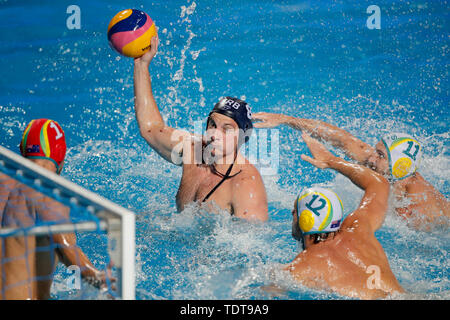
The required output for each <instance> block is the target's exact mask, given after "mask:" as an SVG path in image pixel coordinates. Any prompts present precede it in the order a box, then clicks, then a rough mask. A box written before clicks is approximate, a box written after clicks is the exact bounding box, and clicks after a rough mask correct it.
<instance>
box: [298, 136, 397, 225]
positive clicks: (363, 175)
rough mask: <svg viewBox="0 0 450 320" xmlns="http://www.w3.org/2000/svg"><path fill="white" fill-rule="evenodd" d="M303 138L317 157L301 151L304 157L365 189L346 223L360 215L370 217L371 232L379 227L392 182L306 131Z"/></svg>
mask: <svg viewBox="0 0 450 320" xmlns="http://www.w3.org/2000/svg"><path fill="white" fill-rule="evenodd" d="M302 138H303V140H304V141H305V143H306V144H307V145H308V148H309V150H310V152H311V154H312V155H313V157H314V158H311V157H309V156H306V155H302V156H301V157H302V159H303V160H305V161H307V162H309V163H311V164H313V165H314V166H316V167H318V168H321V169H325V168H330V169H334V170H336V171H338V172H340V173H342V174H343V175H344V176H346V177H347V178H349V179H350V180H351V181H352V182H353V183H354V184H355V185H357V186H358V187H359V188H361V189H363V190H364V191H365V192H364V196H363V198H362V199H361V202H360V204H359V207H358V209H356V210H355V211H354V212H353V213H352V214H351V215H350V216H349V217H347V218H346V219H345V222H344V223H345V224H347V225H348V224H350V223H351V222H353V221H355V220H356V219H360V220H364V221H368V223H369V225H370V229H371V231H372V232H375V231H376V230H377V229H379V228H380V227H381V225H382V224H383V221H384V217H385V214H386V210H387V201H388V197H389V182H388V181H387V180H386V179H385V178H384V177H383V176H382V175H381V174H379V173H377V172H375V171H373V170H371V169H369V168H367V167H365V166H362V165H359V164H354V163H349V162H347V161H345V160H343V159H341V158H339V157H336V156H334V155H333V154H331V153H330V152H329V151H328V150H327V149H326V148H325V146H323V145H322V144H321V143H320V142H318V141H317V140H315V139H313V138H311V137H310V136H309V135H307V134H305V133H303V135H302Z"/></svg>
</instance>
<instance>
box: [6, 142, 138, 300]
mask: <svg viewBox="0 0 450 320" xmlns="http://www.w3.org/2000/svg"><path fill="white" fill-rule="evenodd" d="M0 171H1V172H4V173H5V174H7V175H8V176H11V174H10V173H11V172H13V175H12V176H11V178H14V179H16V180H17V181H19V182H22V181H21V178H22V177H24V176H27V177H28V180H27V182H28V183H27V185H28V186H29V187H31V188H34V189H37V190H38V191H40V192H42V191H41V190H42V188H41V187H42V186H45V187H46V188H47V189H49V190H51V192H46V193H44V194H45V195H46V196H49V197H52V198H55V197H56V196H58V197H60V196H62V195H63V196H64V197H67V198H68V199H70V202H71V203H74V204H80V205H82V206H84V207H86V208H87V210H88V211H89V212H91V213H92V214H94V215H95V216H97V217H98V218H99V219H100V224H98V223H97V222H94V221H92V222H81V223H77V224H76V225H74V224H71V223H66V224H55V225H49V226H35V227H31V228H27V229H26V231H24V230H21V229H20V228H0V235H4V236H7V235H8V234H13V233H14V234H15V235H17V234H24V233H26V234H27V235H48V234H51V233H64V232H73V231H77V232H79V231H95V230H98V229H99V227H100V229H101V230H104V231H106V232H107V234H108V252H109V254H110V259H111V261H112V262H113V264H114V266H115V267H116V268H117V269H118V272H119V273H120V279H118V283H117V287H118V292H119V293H120V297H121V299H123V300H134V299H135V291H136V290H135V215H134V213H133V212H131V211H130V210H127V209H125V208H123V207H121V206H119V205H117V204H115V203H113V202H112V201H109V200H107V199H105V198H103V197H101V196H99V195H98V194H95V193H94V192H91V191H89V190H86V189H85V188H82V187H81V186H79V185H77V184H75V183H73V182H70V181H69V180H67V179H65V178H63V177H61V176H59V175H57V174H56V173H53V172H50V171H48V170H46V169H44V168H42V167H40V166H38V165H37V164H35V163H33V162H32V161H30V160H28V159H26V158H24V157H22V156H20V155H18V154H16V153H14V152H12V151H10V150H8V149H7V148H4V147H2V146H0ZM30 181H31V182H33V183H34V186H32V185H29V182H30ZM55 200H56V201H58V199H56V198H55Z"/></svg>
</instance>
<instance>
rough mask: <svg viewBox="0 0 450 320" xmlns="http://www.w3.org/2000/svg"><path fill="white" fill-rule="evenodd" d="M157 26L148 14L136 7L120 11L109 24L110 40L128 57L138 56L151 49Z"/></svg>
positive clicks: (117, 49) (113, 45)
mask: <svg viewBox="0 0 450 320" xmlns="http://www.w3.org/2000/svg"><path fill="white" fill-rule="evenodd" d="M156 33H157V32H156V26H155V23H154V22H153V20H152V19H151V18H150V16H149V15H148V14H146V13H145V12H143V11H140V10H136V9H127V10H123V11H120V12H119V13H118V14H116V15H115V16H114V18H112V20H111V22H110V23H109V26H108V41H109V44H110V45H111V47H112V48H113V49H115V50H116V51H117V52H118V53H120V54H121V55H124V56H126V57H132V58H138V57H140V56H142V55H143V54H144V53H146V52H147V51H148V50H150V41H151V39H152V37H153V36H155V35H156Z"/></svg>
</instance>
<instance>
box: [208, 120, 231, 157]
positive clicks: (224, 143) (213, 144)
mask: <svg viewBox="0 0 450 320" xmlns="http://www.w3.org/2000/svg"><path fill="white" fill-rule="evenodd" d="M238 137H239V128H238V125H237V123H236V122H235V121H234V120H233V119H231V118H229V117H227V116H224V115H222V114H219V113H213V114H212V115H211V117H210V118H209V121H208V127H207V128H206V141H207V145H208V146H209V147H210V149H211V154H212V155H213V156H214V157H216V158H220V157H224V156H227V155H234V152H235V150H236V147H237V142H238ZM232 160H233V159H231V161H232Z"/></svg>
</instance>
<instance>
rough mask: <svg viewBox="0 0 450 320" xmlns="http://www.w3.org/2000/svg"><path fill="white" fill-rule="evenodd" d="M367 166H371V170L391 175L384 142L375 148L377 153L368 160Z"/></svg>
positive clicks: (380, 142)
mask: <svg viewBox="0 0 450 320" xmlns="http://www.w3.org/2000/svg"><path fill="white" fill-rule="evenodd" d="M367 165H368V166H369V168H371V169H372V170H374V171H376V172H378V173H381V174H388V173H389V161H388V154H387V150H386V148H385V146H384V143H383V142H382V141H379V142H378V143H377V145H376V146H375V151H374V153H373V154H372V155H370V157H369V159H368V160H367Z"/></svg>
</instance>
